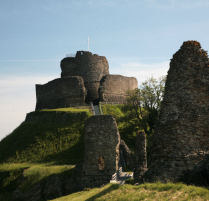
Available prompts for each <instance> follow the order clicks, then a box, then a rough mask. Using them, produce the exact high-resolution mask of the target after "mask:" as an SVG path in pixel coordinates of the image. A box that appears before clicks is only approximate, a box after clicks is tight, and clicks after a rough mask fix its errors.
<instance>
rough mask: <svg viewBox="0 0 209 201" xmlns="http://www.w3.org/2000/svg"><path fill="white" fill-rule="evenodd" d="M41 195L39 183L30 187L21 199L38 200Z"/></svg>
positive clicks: (24, 200)
mask: <svg viewBox="0 0 209 201" xmlns="http://www.w3.org/2000/svg"><path fill="white" fill-rule="evenodd" d="M41 197H42V186H41V185H40V184H38V185H36V186H34V187H33V188H32V189H30V190H29V191H28V192H27V193H26V194H25V195H24V196H23V197H22V201H39V200H40V199H41Z"/></svg>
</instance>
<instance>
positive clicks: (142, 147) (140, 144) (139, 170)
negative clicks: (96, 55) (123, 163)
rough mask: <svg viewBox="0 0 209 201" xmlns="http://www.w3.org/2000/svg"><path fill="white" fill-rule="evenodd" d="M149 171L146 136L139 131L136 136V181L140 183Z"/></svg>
mask: <svg viewBox="0 0 209 201" xmlns="http://www.w3.org/2000/svg"><path fill="white" fill-rule="evenodd" d="M146 171H147V152H146V134H145V132H144V131H139V132H138V133H137V135H136V145H135V169H134V181H135V183H137V182H139V181H140V179H141V177H142V175H143V174H144V173H145V172H146Z"/></svg>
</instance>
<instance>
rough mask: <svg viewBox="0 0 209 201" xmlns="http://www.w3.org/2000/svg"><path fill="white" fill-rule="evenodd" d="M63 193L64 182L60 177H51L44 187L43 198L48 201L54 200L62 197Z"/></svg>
mask: <svg viewBox="0 0 209 201" xmlns="http://www.w3.org/2000/svg"><path fill="white" fill-rule="evenodd" d="M63 195H64V192H63V181H62V179H61V178H60V177H57V176H51V177H50V178H48V179H47V182H46V184H45V185H44V187H43V196H44V198H45V199H46V200H52V199H55V198H59V197H62V196H63Z"/></svg>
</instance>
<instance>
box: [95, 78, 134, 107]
mask: <svg viewBox="0 0 209 201" xmlns="http://www.w3.org/2000/svg"><path fill="white" fill-rule="evenodd" d="M137 87H138V82H137V79H136V78H135V77H125V76H122V75H106V76H104V77H103V78H102V80H101V82H100V89H99V97H100V101H102V102H119V103H121V104H123V103H124V101H125V97H126V92H127V90H133V89H136V88H137Z"/></svg>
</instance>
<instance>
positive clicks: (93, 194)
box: [53, 182, 209, 201]
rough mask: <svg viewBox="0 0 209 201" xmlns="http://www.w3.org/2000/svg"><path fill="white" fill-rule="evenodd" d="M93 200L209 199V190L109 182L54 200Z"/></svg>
mask: <svg viewBox="0 0 209 201" xmlns="http://www.w3.org/2000/svg"><path fill="white" fill-rule="evenodd" d="M58 200H59V201H69V200H70V201H75V200H79V201H84V200H88V201H93V200H98V201H99V200H101V201H104V200H108V201H111V200H112V201H113V200H114V201H116V200H118V201H121V200H124V201H125V200H161V201H166V200H178V201H183V200H198V201H203V200H209V190H208V189H205V188H201V187H195V186H186V185H184V184H181V183H177V184H173V183H167V184H162V183H160V182H158V183H152V184H150V183H146V184H141V185H139V186H132V185H123V186H119V185H118V184H108V185H106V186H104V187H101V188H93V189H86V191H81V192H78V193H73V194H71V195H68V196H65V197H62V198H59V199H54V200H53V201H58Z"/></svg>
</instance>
